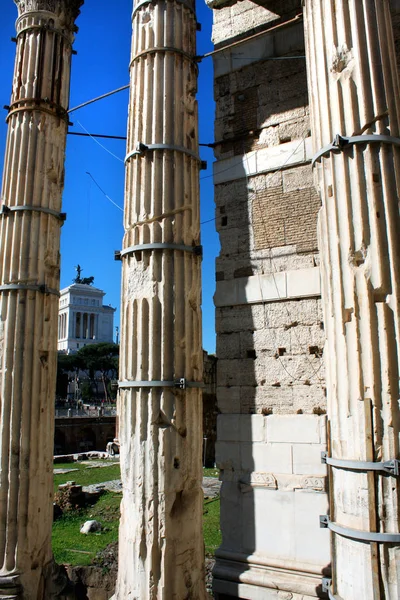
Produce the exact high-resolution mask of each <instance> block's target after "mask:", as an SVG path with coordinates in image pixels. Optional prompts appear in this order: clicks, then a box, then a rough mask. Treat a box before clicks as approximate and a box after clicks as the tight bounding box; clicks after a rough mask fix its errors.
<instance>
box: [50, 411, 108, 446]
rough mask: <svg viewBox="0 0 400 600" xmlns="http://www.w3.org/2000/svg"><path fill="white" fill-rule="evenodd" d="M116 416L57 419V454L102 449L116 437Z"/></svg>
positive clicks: (55, 442) (55, 438)
mask: <svg viewBox="0 0 400 600" xmlns="http://www.w3.org/2000/svg"><path fill="white" fill-rule="evenodd" d="M115 419H116V418H115V417H93V418H92V417H70V418H68V417H64V418H62V417H60V418H58V419H56V420H55V421H56V428H55V436H54V453H55V454H74V453H75V452H88V451H90V450H102V451H104V452H105V450H106V446H107V442H112V441H113V439H114V438H115Z"/></svg>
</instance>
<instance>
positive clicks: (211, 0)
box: [14, 0, 232, 9]
mask: <svg viewBox="0 0 400 600" xmlns="http://www.w3.org/2000/svg"><path fill="white" fill-rule="evenodd" d="M14 1H15V0H14ZM205 3H206V4H207V6H208V8H211V9H218V8H223V7H224V6H226V5H227V4H232V0H205Z"/></svg>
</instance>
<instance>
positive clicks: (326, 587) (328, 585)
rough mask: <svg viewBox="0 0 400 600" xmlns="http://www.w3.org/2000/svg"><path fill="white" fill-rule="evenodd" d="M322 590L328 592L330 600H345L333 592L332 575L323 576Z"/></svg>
mask: <svg viewBox="0 0 400 600" xmlns="http://www.w3.org/2000/svg"><path fill="white" fill-rule="evenodd" d="M322 591H323V592H325V593H326V594H328V598H329V600H343V598H342V597H341V596H338V595H337V594H334V593H333V592H332V579H331V578H330V577H323V578H322Z"/></svg>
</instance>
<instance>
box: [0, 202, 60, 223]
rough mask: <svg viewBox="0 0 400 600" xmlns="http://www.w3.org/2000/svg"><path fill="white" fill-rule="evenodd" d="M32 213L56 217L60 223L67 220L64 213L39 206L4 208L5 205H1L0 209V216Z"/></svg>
mask: <svg viewBox="0 0 400 600" xmlns="http://www.w3.org/2000/svg"><path fill="white" fill-rule="evenodd" d="M24 210H27V211H33V212H42V213H45V214H48V215H52V216H53V217H56V219H59V220H60V221H62V222H64V221H65V220H66V218H67V214H66V213H60V212H57V211H56V210H52V209H51V208H44V207H41V206H6V205H5V204H3V205H2V207H1V211H0V215H5V216H7V215H9V214H10V213H11V212H18V211H24Z"/></svg>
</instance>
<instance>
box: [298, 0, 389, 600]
mask: <svg viewBox="0 0 400 600" xmlns="http://www.w3.org/2000/svg"><path fill="white" fill-rule="evenodd" d="M305 21H306V45H307V59H308V70H309V92H310V101H311V105H312V113H313V121H312V122H313V132H312V134H313V140H314V146H315V151H316V152H318V154H317V156H316V162H315V170H316V172H317V176H318V177H317V179H318V185H319V189H320V193H321V197H322V209H321V213H320V223H319V241H320V250H321V261H322V281H323V299H324V312H325V326H326V333H327V347H326V354H325V356H326V366H327V372H328V373H327V374H328V416H329V424H330V453H329V456H328V464H329V463H330V472H331V474H330V488H331V489H330V497H331V508H330V515H329V517H328V518H323V519H322V525H325V526H327V527H329V529H331V540H332V562H333V584H332V589H331V594H332V597H334V598H342V599H344V600H353V599H354V598H363V599H364V600H378V599H385V600H388V599H390V600H395V599H397V598H399V596H400V589H399V581H400V573H399V569H400V565H399V545H400V535H399V506H400V504H399V478H398V477H397V476H396V473H395V471H396V468H397V466H398V463H397V462H394V463H392V464H387V465H385V466H384V465H382V463H386V462H388V463H389V462H390V461H395V459H399V458H400V457H399V428H400V414H399V342H400V331H399V283H400V263H399V259H400V247H399V243H400V237H399V231H400V219H399V208H398V202H399V164H400V163H399V158H400V156H399V152H400V150H399V144H400V139H399V115H400V107H399V98H400V96H399V87H398V79H397V66H396V57H395V51H394V42H393V34H392V22H391V14H390V7H389V2H388V1H387V0H362V1H361V0H347V1H346V2H343V1H342V0H305ZM338 134H339V135H340V136H342V137H338V138H336V140H335V142H334V143H333V144H331V145H330V143H331V142H332V140H333V139H334V138H335V136H337V135H338ZM379 136H381V137H379ZM346 138H348V139H346ZM324 147H325V148H324ZM321 148H324V150H323V151H320V149H321ZM348 461H353V462H352V464H349V462H348ZM376 469H378V470H376ZM384 469H385V470H384ZM327 534H328V533H327Z"/></svg>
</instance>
